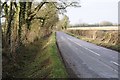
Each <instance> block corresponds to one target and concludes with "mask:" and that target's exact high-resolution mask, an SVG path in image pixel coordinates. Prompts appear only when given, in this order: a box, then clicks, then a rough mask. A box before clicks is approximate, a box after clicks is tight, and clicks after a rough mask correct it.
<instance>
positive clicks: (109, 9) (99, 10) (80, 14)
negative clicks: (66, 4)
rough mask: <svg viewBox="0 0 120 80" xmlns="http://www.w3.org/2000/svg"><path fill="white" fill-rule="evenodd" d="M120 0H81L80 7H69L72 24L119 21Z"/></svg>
mask: <svg viewBox="0 0 120 80" xmlns="http://www.w3.org/2000/svg"><path fill="white" fill-rule="evenodd" d="M119 1H120V0H81V6H82V7H79V8H71V7H70V8H67V13H66V15H67V16H68V17H69V19H70V24H80V23H91V24H94V23H99V22H101V21H110V22H113V23H118V2H119Z"/></svg>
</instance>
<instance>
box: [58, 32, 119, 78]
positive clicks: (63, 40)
mask: <svg viewBox="0 0 120 80" xmlns="http://www.w3.org/2000/svg"><path fill="white" fill-rule="evenodd" d="M56 39H57V44H58V47H59V49H60V52H61V55H62V57H63V59H64V61H65V62H67V65H68V66H69V67H70V68H71V69H72V71H73V72H74V74H75V75H77V77H78V78H118V67H119V66H120V65H119V64H118V55H119V54H120V53H118V52H116V51H113V50H110V49H107V48H104V47H100V46H97V45H95V44H92V43H88V42H86V41H83V40H80V39H77V38H75V37H72V36H70V35H68V34H66V33H64V32H56Z"/></svg>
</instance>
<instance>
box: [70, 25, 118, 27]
mask: <svg viewBox="0 0 120 80" xmlns="http://www.w3.org/2000/svg"><path fill="white" fill-rule="evenodd" d="M105 26H106V27H107V26H112V27H113V26H118V25H74V26H71V27H105Z"/></svg>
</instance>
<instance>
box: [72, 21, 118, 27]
mask: <svg viewBox="0 0 120 80" xmlns="http://www.w3.org/2000/svg"><path fill="white" fill-rule="evenodd" d="M105 26H118V24H113V23H112V22H109V21H102V22H100V23H95V24H88V23H80V24H76V25H72V26H71V27H105Z"/></svg>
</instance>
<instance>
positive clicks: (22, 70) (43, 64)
mask: <svg viewBox="0 0 120 80" xmlns="http://www.w3.org/2000/svg"><path fill="white" fill-rule="evenodd" d="M18 53H19V57H18V64H19V67H17V68H15V69H14V70H12V72H11V74H12V75H13V77H15V78H67V77H68V74H67V71H66V69H65V67H64V64H63V63H62V60H61V59H60V56H59V54H58V52H57V46H56V39H55V33H53V34H52V35H50V36H49V37H47V38H42V39H40V40H39V39H38V40H36V41H34V42H33V43H31V44H30V45H26V46H21V47H20V48H19V50H18Z"/></svg>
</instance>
